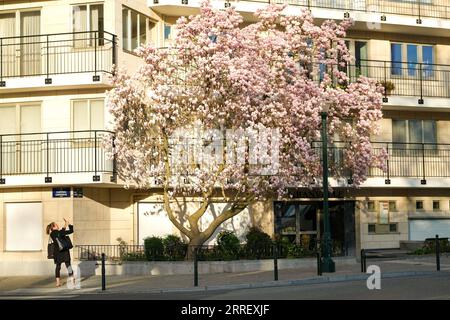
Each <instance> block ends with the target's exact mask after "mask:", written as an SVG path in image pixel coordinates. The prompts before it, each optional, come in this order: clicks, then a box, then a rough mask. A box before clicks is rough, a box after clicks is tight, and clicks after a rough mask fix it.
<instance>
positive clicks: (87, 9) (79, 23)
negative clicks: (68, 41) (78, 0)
mask: <svg viewBox="0 0 450 320" xmlns="http://www.w3.org/2000/svg"><path fill="white" fill-rule="evenodd" d="M73 31H74V32H76V33H75V34H74V46H75V47H76V48H79V47H86V46H94V44H95V43H94V41H95V39H97V45H99V46H102V45H103V44H104V40H103V37H104V17H103V4H86V5H75V6H73ZM94 31H95V32H94Z"/></svg>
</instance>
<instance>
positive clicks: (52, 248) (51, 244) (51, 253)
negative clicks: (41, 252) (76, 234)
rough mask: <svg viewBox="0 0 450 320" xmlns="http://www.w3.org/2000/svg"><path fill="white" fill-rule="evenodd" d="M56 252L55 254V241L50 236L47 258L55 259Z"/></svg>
mask: <svg viewBox="0 0 450 320" xmlns="http://www.w3.org/2000/svg"><path fill="white" fill-rule="evenodd" d="M54 254H55V243H54V242H53V241H52V238H50V237H48V244H47V259H53V258H54Z"/></svg>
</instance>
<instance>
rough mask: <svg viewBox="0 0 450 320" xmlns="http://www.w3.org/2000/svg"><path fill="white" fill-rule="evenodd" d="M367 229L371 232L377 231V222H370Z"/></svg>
mask: <svg viewBox="0 0 450 320" xmlns="http://www.w3.org/2000/svg"><path fill="white" fill-rule="evenodd" d="M367 231H368V232H369V233H375V232H376V225H375V223H369V225H368V230H367Z"/></svg>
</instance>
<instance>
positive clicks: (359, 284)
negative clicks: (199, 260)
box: [0, 272, 450, 300]
mask: <svg viewBox="0 0 450 320" xmlns="http://www.w3.org/2000/svg"><path fill="white" fill-rule="evenodd" d="M0 299H26V300H28V299H73V300H85V299H89V300H116V299H121V300H122V299H123V300H161V299H163V300H166V299H167V300H202V299H208V300H277V299H280V300H293V299H294V300H311V299H343V300H355V299H364V300H367V299H439V300H442V299H444V300H450V274H449V273H448V272H445V273H444V272H443V273H441V274H438V273H437V274H435V275H432V276H417V277H403V278H387V279H381V289H380V290H369V289H367V286H366V282H365V281H346V282H337V283H323V284H311V285H300V286H286V287H271V288H255V289H242V290H223V291H210V292H195V293H193V292H180V293H163V294H156V293H154V294H149V293H120V294H118V293H107V292H106V293H95V294H77V293H76V291H74V294H73V295H72V294H69V295H64V296H56V295H33V294H28V295H20V296H0Z"/></svg>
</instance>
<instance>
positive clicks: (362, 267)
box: [361, 249, 366, 273]
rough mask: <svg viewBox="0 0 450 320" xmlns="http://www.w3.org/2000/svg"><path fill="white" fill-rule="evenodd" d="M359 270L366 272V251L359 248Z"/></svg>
mask: <svg viewBox="0 0 450 320" xmlns="http://www.w3.org/2000/svg"><path fill="white" fill-rule="evenodd" d="M361 272H363V273H365V272H366V252H365V251H364V249H361Z"/></svg>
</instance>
